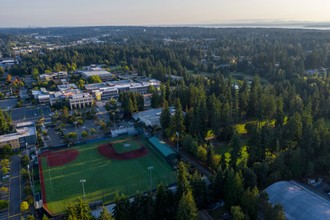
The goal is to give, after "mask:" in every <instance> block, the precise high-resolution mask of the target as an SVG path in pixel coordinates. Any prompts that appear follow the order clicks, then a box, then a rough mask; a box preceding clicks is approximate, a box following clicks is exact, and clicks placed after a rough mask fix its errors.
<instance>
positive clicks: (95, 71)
mask: <svg viewBox="0 0 330 220" xmlns="http://www.w3.org/2000/svg"><path fill="white" fill-rule="evenodd" d="M77 72H78V73H79V74H80V75H81V77H82V78H84V79H86V80H88V78H90V77H92V76H99V77H100V79H101V80H102V81H107V80H111V79H113V76H114V75H113V74H112V73H110V72H108V71H106V70H104V69H103V68H102V66H99V65H95V64H92V65H90V66H88V67H84V69H83V70H78V71H77Z"/></svg>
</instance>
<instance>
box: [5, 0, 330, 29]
mask: <svg viewBox="0 0 330 220" xmlns="http://www.w3.org/2000/svg"><path fill="white" fill-rule="evenodd" d="M254 19H258V20H259V19H262V20H264V19H265V20H295V21H329V22H330V1H328V0H312V1H310V0H0V27H26V26H84V25H171V24H202V23H203V24H204V23H222V22H228V21H236V20H240V21H241V20H254Z"/></svg>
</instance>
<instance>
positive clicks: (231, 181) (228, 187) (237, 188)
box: [224, 168, 243, 207]
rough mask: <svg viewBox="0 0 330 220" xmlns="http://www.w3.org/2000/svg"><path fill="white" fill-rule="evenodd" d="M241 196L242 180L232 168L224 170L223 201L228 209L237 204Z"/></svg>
mask: <svg viewBox="0 0 330 220" xmlns="http://www.w3.org/2000/svg"><path fill="white" fill-rule="evenodd" d="M242 194H243V180H242V177H241V175H240V174H239V173H235V171H234V170H233V169H232V168H229V169H227V170H226V175H225V180H224V199H225V202H226V204H227V206H228V207H231V206H233V205H237V204H239V201H240V199H241V196H242Z"/></svg>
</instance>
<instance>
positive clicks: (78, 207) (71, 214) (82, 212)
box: [66, 198, 92, 220]
mask: <svg viewBox="0 0 330 220" xmlns="http://www.w3.org/2000/svg"><path fill="white" fill-rule="evenodd" d="M90 211H91V210H90V208H89V205H88V204H87V203H86V202H85V201H84V200H82V199H81V198H78V199H77V202H76V203H75V204H70V205H69V206H68V210H67V214H66V217H67V219H68V220H90V219H92V215H91V213H90Z"/></svg>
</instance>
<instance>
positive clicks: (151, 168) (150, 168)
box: [148, 166, 154, 193]
mask: <svg viewBox="0 0 330 220" xmlns="http://www.w3.org/2000/svg"><path fill="white" fill-rule="evenodd" d="M153 169H154V167H153V166H150V167H148V170H149V178H150V193H151V191H152V176H151V171H152V170H153Z"/></svg>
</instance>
